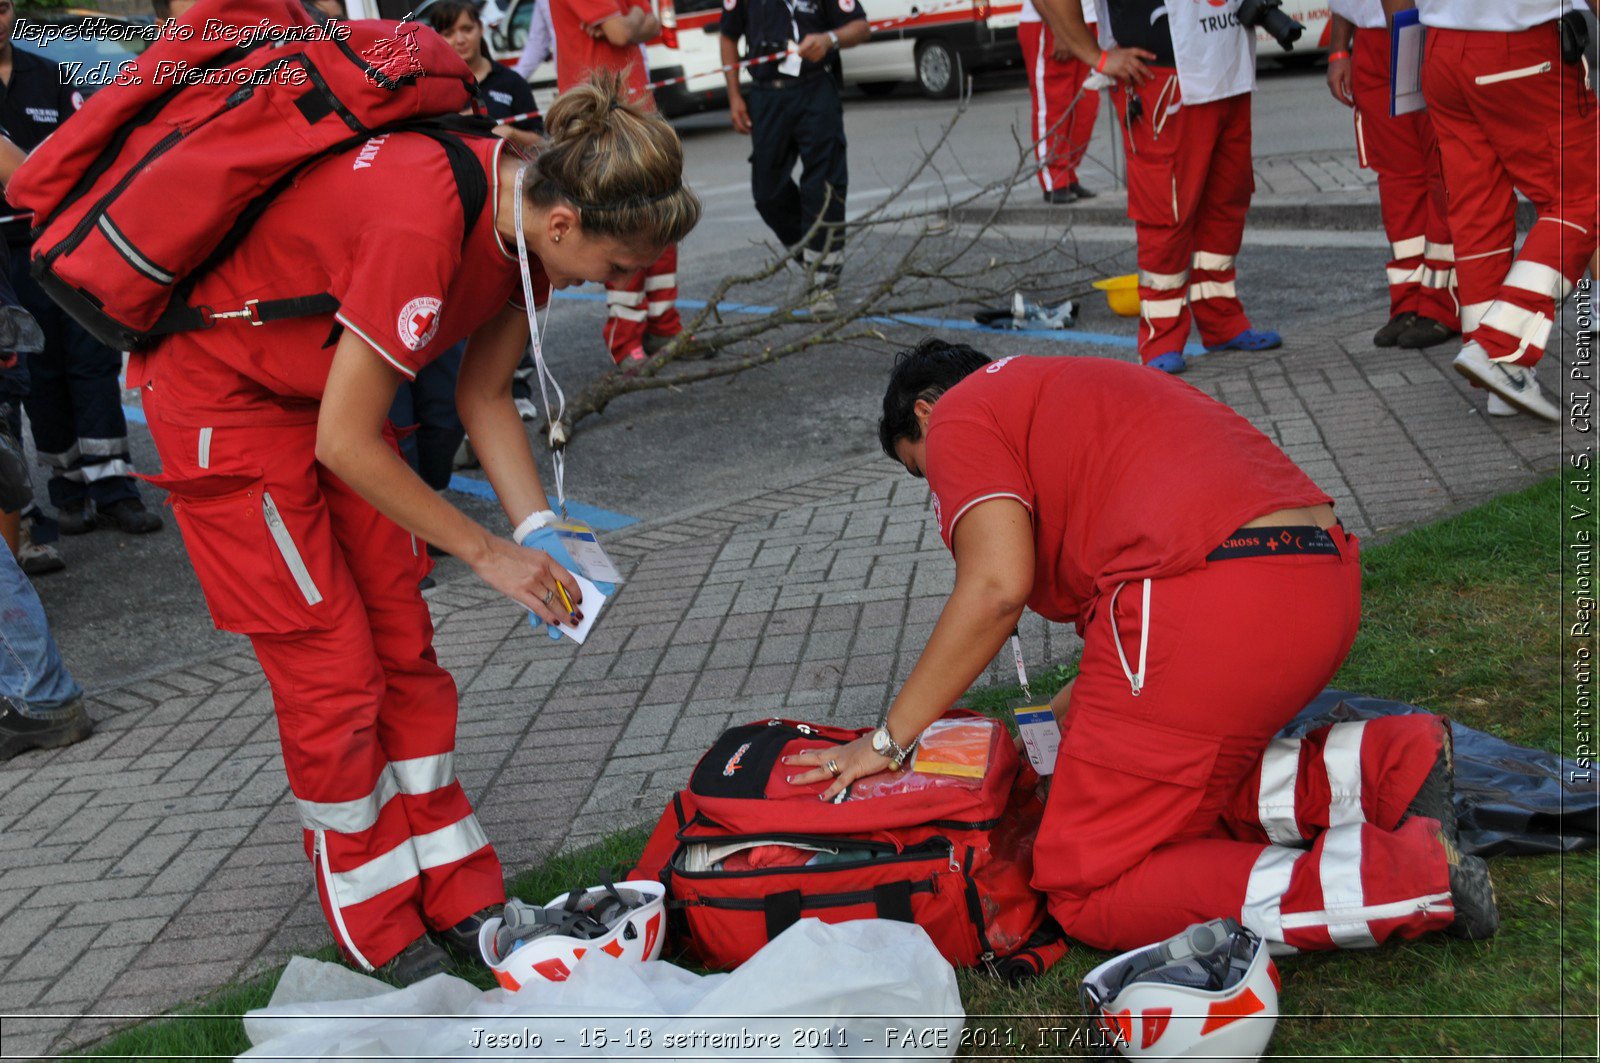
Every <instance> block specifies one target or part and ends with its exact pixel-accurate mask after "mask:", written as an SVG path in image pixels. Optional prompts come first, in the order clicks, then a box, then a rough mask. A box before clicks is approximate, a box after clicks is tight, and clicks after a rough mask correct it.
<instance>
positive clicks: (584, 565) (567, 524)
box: [551, 517, 622, 583]
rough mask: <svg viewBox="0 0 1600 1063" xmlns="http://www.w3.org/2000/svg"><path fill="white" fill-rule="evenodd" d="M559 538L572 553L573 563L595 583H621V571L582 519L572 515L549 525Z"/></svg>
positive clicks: (593, 531) (598, 538) (592, 530)
mask: <svg viewBox="0 0 1600 1063" xmlns="http://www.w3.org/2000/svg"><path fill="white" fill-rule="evenodd" d="M551 527H552V528H554V529H555V530H556V535H557V536H558V537H559V538H560V539H561V545H562V546H565V547H566V548H567V553H569V554H571V555H572V562H573V564H575V565H577V566H578V567H579V568H580V569H582V570H583V575H585V576H588V577H589V578H590V579H592V580H594V581H595V582H596V583H621V582H622V573H621V572H618V571H617V566H616V565H615V564H614V563H613V562H612V560H611V555H609V554H607V553H606V548H605V547H603V546H601V545H600V537H599V536H598V535H596V534H595V530H594V529H593V528H591V527H589V525H587V524H585V523H584V522H583V521H581V520H578V519H576V518H573V517H568V518H566V519H564V520H559V521H557V522H556V523H554V524H552V525H551Z"/></svg>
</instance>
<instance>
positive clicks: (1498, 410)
mask: <svg viewBox="0 0 1600 1063" xmlns="http://www.w3.org/2000/svg"><path fill="white" fill-rule="evenodd" d="M1483 412H1485V413H1487V414H1488V415H1489V416H1490V417H1515V416H1517V414H1519V413H1521V412H1522V411H1521V410H1519V409H1517V408H1516V407H1515V406H1513V405H1511V403H1509V402H1507V401H1506V400H1505V399H1502V398H1501V397H1500V396H1499V395H1496V394H1495V393H1494V392H1492V391H1491V392H1489V405H1487V406H1486V407H1484V411H1483Z"/></svg>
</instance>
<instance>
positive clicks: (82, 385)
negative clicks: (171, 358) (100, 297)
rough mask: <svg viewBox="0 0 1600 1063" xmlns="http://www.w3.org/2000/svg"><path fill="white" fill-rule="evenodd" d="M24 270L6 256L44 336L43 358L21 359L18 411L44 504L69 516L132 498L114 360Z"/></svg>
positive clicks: (23, 252)
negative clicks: (28, 429) (46, 479)
mask: <svg viewBox="0 0 1600 1063" xmlns="http://www.w3.org/2000/svg"><path fill="white" fill-rule="evenodd" d="M28 268H29V262H28V250H27V249H26V248H14V249H12V252H11V282H12V284H13V285H15V286H16V289H17V297H18V299H19V300H20V301H21V303H22V305H23V307H24V308H26V309H27V311H28V313H30V314H32V315H33V316H34V318H35V319H36V320H38V322H39V328H40V329H41V330H42V331H43V332H44V350H43V351H40V352H39V353H37V354H29V355H23V358H24V359H25V360H26V362H27V386H28V397H27V398H26V399H25V400H24V408H25V409H26V410H27V411H28V420H29V422H30V423H31V425H32V428H33V442H34V445H35V446H36V447H38V449H39V460H40V461H42V462H43V463H44V464H46V465H48V466H49V468H50V502H51V504H52V505H54V506H55V507H56V508H57V509H70V508H74V507H78V506H82V505H83V503H84V501H85V500H93V501H94V502H95V504H96V505H101V506H103V505H109V504H110V503H112V502H118V501H121V500H122V499H126V498H137V497H139V492H138V489H137V488H136V487H135V486H134V482H133V478H132V474H133V464H132V461H131V459H130V458H129V455H128V423H127V421H126V420H125V419H124V418H123V416H122V392H121V387H120V385H119V384H118V381H117V378H118V375H119V374H120V373H121V372H122V355H121V354H120V353H119V352H117V351H114V350H112V349H111V348H110V347H108V346H106V345H105V344H104V343H101V342H100V341H99V340H97V339H95V338H94V337H93V336H91V335H90V334H89V333H88V332H86V331H85V330H84V329H83V327H82V326H81V325H79V324H78V323H77V322H76V321H74V320H72V318H71V317H70V316H69V315H68V314H67V313H66V311H64V310H62V309H61V308H60V307H59V306H57V305H56V304H55V302H54V301H53V300H51V298H50V297H49V296H48V295H46V294H45V293H44V290H43V289H42V288H40V287H39V285H38V283H37V282H35V281H34V279H33V276H32V275H31V274H30V273H29V272H28Z"/></svg>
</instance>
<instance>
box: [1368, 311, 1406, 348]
mask: <svg viewBox="0 0 1600 1063" xmlns="http://www.w3.org/2000/svg"><path fill="white" fill-rule="evenodd" d="M1416 320H1417V315H1416V313H1415V311H1411V310H1407V311H1405V312H1404V313H1400V314H1396V315H1395V316H1394V317H1391V318H1390V319H1389V323H1388V324H1387V325H1385V326H1383V328H1381V329H1379V330H1378V331H1377V332H1374V333H1373V334H1372V345H1373V346H1374V347H1397V346H1399V344H1400V334H1401V333H1402V332H1404V331H1405V330H1406V329H1408V328H1410V327H1411V325H1412V323H1413V322H1415V321H1416Z"/></svg>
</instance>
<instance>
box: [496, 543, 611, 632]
mask: <svg viewBox="0 0 1600 1063" xmlns="http://www.w3.org/2000/svg"><path fill="white" fill-rule="evenodd" d="M517 545H518V546H522V547H526V548H527V549H530V550H543V551H544V552H545V553H547V554H549V555H550V560H552V561H554V562H555V563H556V564H558V565H560V566H561V567H562V568H564V569H566V570H567V571H568V572H578V571H579V568H578V566H577V563H576V562H574V561H573V560H572V554H571V553H569V552H568V550H567V546H566V543H565V542H563V541H562V539H561V536H560V535H559V534H557V532H556V530H555V529H554V528H552V527H550V526H549V525H545V526H544V527H543V528H535V529H534V530H533V531H531V532H529V533H528V534H527V535H526V536H524V537H523V539H522V541H521V542H519V543H517ZM595 586H596V587H598V588H599V589H600V593H601V594H604V595H605V596H606V597H607V598H609V597H611V595H612V594H613V593H614V592H615V591H616V589H617V588H616V584H614V583H598V582H597V583H595ZM528 623H529V624H531V625H532V626H534V627H543V628H544V629H545V633H546V634H548V635H549V636H550V637H551V638H552V639H554V640H557V641H559V640H560V639H561V629H560V628H559V627H556V626H554V625H552V624H546V623H545V622H544V621H543V620H541V619H539V617H538V615H537V614H536V613H532V612H530V613H529V614H528Z"/></svg>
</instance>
